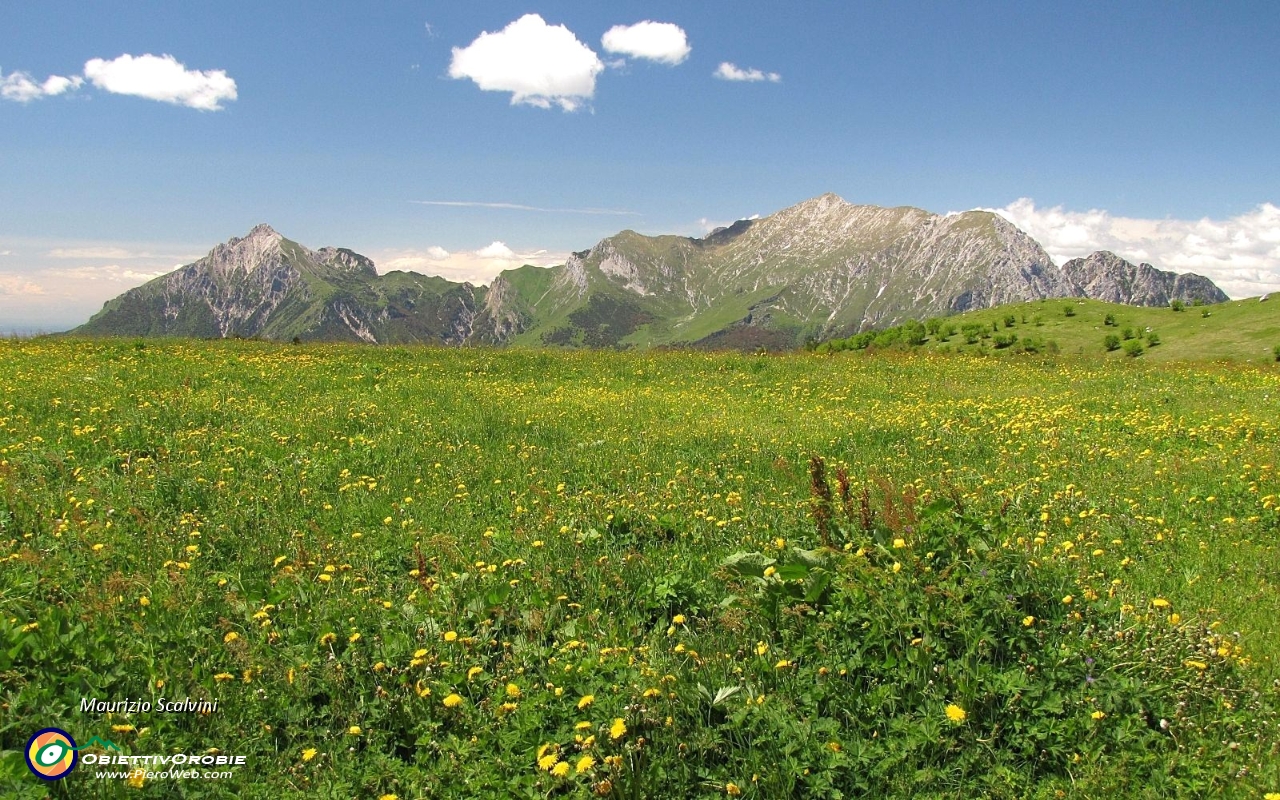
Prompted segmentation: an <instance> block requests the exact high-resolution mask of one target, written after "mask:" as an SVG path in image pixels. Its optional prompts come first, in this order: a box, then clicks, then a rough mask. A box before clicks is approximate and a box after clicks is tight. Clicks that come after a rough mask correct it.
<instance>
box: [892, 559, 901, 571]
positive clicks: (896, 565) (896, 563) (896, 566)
mask: <svg viewBox="0 0 1280 800" xmlns="http://www.w3.org/2000/svg"><path fill="white" fill-rule="evenodd" d="M893 571H894V573H895V574H897V573H899V572H902V565H901V564H899V563H898V562H897V561H895V562H893Z"/></svg>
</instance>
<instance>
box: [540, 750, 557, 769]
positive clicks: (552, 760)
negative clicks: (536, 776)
mask: <svg viewBox="0 0 1280 800" xmlns="http://www.w3.org/2000/svg"><path fill="white" fill-rule="evenodd" d="M559 760H560V757H559V756H557V755H556V754H555V753H547V754H546V755H543V756H539V757H538V769H540V770H545V771H546V772H550V771H551V768H552V767H554V766H555V765H556V762H557V761H559Z"/></svg>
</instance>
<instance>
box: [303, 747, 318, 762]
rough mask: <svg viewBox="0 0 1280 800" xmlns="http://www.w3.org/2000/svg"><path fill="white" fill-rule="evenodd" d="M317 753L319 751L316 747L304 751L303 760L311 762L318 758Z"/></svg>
mask: <svg viewBox="0 0 1280 800" xmlns="http://www.w3.org/2000/svg"><path fill="white" fill-rule="evenodd" d="M316 752H317V751H316V749H315V748H314V747H308V748H307V749H306V750H303V751H302V760H303V761H310V760H311V759H313V758H315V757H316Z"/></svg>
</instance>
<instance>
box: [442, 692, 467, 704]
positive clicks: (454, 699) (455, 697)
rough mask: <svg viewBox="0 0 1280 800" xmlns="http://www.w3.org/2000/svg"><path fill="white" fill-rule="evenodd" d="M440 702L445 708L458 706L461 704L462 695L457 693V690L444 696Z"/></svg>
mask: <svg viewBox="0 0 1280 800" xmlns="http://www.w3.org/2000/svg"><path fill="white" fill-rule="evenodd" d="M441 702H443V703H444V707H445V708H457V707H458V706H460V705H462V695H460V694H458V693H457V692H453V693H452V694H450V695H449V696H447V697H445V699H444V700H443V701H441Z"/></svg>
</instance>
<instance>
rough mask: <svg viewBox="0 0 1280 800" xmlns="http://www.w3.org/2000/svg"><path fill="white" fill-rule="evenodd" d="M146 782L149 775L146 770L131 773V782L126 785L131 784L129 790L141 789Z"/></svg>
mask: <svg viewBox="0 0 1280 800" xmlns="http://www.w3.org/2000/svg"><path fill="white" fill-rule="evenodd" d="M146 781H147V773H146V772H145V771H144V770H137V771H135V772H131V773H129V780H127V781H126V783H128V784H129V788H131V789H141V788H142V785H143V784H144V783H146Z"/></svg>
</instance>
